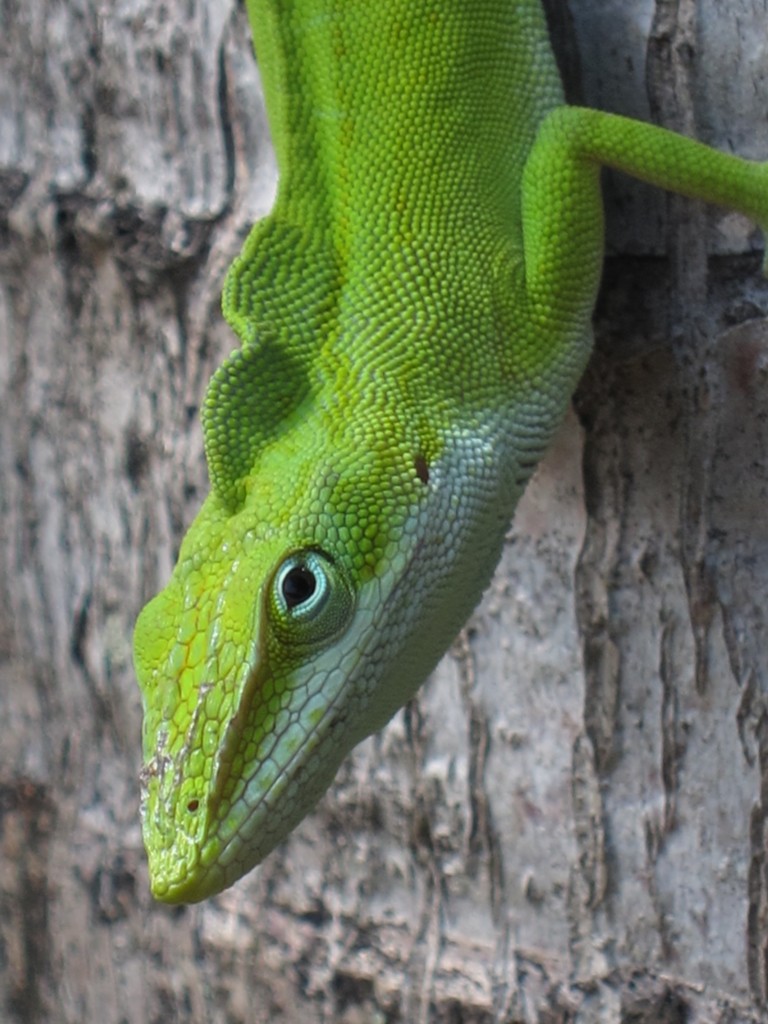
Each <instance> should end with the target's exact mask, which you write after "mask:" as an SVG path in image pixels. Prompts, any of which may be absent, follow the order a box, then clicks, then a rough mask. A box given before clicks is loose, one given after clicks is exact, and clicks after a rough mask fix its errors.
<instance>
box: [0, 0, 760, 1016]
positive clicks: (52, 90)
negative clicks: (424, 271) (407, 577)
mask: <svg viewBox="0 0 768 1024" xmlns="http://www.w3.org/2000/svg"><path fill="white" fill-rule="evenodd" d="M551 7H552V15H553V25H554V26H555V31H556V34H557V38H558V46H559V53H560V56H561V57H562V59H563V67H564V68H566V69H567V72H566V74H567V77H568V80H569V85H570V87H571V90H572V94H573V95H574V96H580V97H581V98H583V99H584V100H585V101H587V102H589V103H591V104H593V105H599V106H602V107H604V108H608V109H613V110H618V111H621V112H623V113H629V114H635V115H638V116H641V117H654V118H656V119H657V120H659V121H660V122H662V123H664V124H667V125H669V126H671V127H676V128H680V129H682V130H684V131H688V132H691V133H695V134H697V135H698V136H699V137H702V138H704V139H705V140H707V141H710V142H712V143H714V144H716V145H719V146H721V147H722V148H726V149H728V148H732V149H734V150H736V151H739V152H741V153H744V154H745V155H751V156H754V157H762V158H765V157H768V119H767V118H766V112H768V80H767V75H766V72H768V43H766V34H765V19H766V8H765V0H729V2H728V3H723V2H722V0H656V2H655V3H654V2H653V0H609V2H606V0H600V2H598V0H571V2H570V15H569V12H568V11H566V10H565V7H564V3H563V2H559V3H558V2H556V0H553V2H552V4H551ZM569 17H570V18H572V19H573V20H572V24H571V22H570V21H569ZM0 26H2V33H1V36H2V42H1V43H0V54H1V55H2V56H1V59H2V71H1V72H0V94H1V96H2V102H0V396H1V401H2V414H1V415H0V474H1V476H0V480H1V483H0V1020H3V1021H7V1022H8V1024H16V1022H24V1024H37V1022H43V1021H50V1022H61V1024H82V1022H84V1021H86V1022H91V1021H94V1022H96V1021H97V1022H99V1024H147V1022H158V1024H159V1022H163V1024H169V1022H174V1021H201V1022H203V1021H204V1022H211V1024H235V1022H247V1024H262V1022H267V1021H269V1022H273V1021H284V1022H286V1024H321V1022H322V1024H327V1022H335V1024H357V1022H365V1024H377V1022H380V1024H398V1022H405V1024H433V1022H434V1024H438V1022H440V1024H442V1022H446V1024H447V1022H454V1024H492V1022H493V1024H502V1022H503V1024H566V1022H568V1024H726V1022H727V1024H751V1022H757V1021H768V966H767V965H768V857H767V855H766V838H767V837H766V833H767V832H768V716H767V715H766V691H767V690H768V655H767V654H766V652H767V651H768V626H767V624H766V616H767V613H766V609H767V608H768V523H767V520H766V514H765V512H766V499H767V497H768V462H767V456H766V452H767V451H768V325H767V324H766V320H765V313H766V307H768V287H767V286H766V284H765V282H764V281H763V280H762V279H761V278H760V277H759V275H758V267H759V255H758V250H759V248H760V244H761V243H760V240H759V238H758V236H757V235H756V233H755V232H754V230H753V229H752V227H751V226H750V225H748V224H746V223H745V222H744V221H742V220H741V219H740V218H738V217H734V216H732V215H728V214H724V213H722V212H720V211H707V210H704V209H702V208H700V207H697V206H693V205H691V204H687V203H683V202H681V201H679V200H673V199H669V198H667V197H664V196H661V195H659V194H656V193H653V192H652V191H651V190H648V189H643V188H640V187H638V186H635V185H633V184H629V183H627V182H625V181H621V182H619V181H613V180H612V181H611V182H609V185H608V208H609V218H610V226H609V259H608V263H607V269H606V277H605V287H604V290H603V297H602V300H601V305H600V309H599V311H598V316H597V327H598V341H597V348H596V353H595V356H594V359H593V361H592V364H591V367H590V370H589V372H588V374H587V376H586V378H585V381H584V382H583V385H582V387H581V388H580V390H579V393H578V395H577V396H576V401H575V411H574V412H573V413H572V414H571V416H570V418H569V420H568V422H567V423H566V424H565V426H564V429H563V430H562V432H561V434H560V436H559V438H558V440H557V442H556V443H555V445H554V446H553V449H552V451H551V453H550V455H549V457H548V458H547V460H546V461H545V463H544V464H543V465H542V467H541V468H540V470H539V472H538V473H537V475H536V477H535V479H534V481H533V482H532V485H531V487H530V488H529V490H528V492H527V494H526V496H525V499H524V501H523V502H522V504H521V506H520V508H519V510H518V513H517V516H516V518H515V523H514V527H513V529H512V530H511V532H510V537H509V543H508V545H507V548H506V551H505V555H504V559H503V562H502V564H501V566H500V568H499V571H498V573H497V575H496V578H495V580H494V583H493V585H492V587H491V588H490V590H489V592H488V594H487V595H486V598H485V600H484V602H483V604H482V606H481V607H480V608H479V609H478V611H477V613H476V614H475V616H474V617H473V619H472V621H471V622H470V623H469V624H468V626H467V628H466V630H465V631H464V633H463V634H462V636H461V637H460V638H459V639H458V641H457V643H456V645H455V647H454V649H453V651H452V653H451V654H450V655H449V656H448V657H446V659H445V660H444V661H443V663H442V664H441V666H440V668H439V670H438V671H437V673H436V674H435V677H434V678H433V679H432V680H430V682H429V683H428V684H427V685H426V686H425V687H424V688H423V689H422V691H421V692H420V693H419V695H418V697H417V699H416V700H414V701H413V702H412V704H411V705H410V706H409V707H408V708H407V709H406V710H405V711H404V712H403V713H401V714H399V715H398V716H397V717H396V718H395V719H394V721H393V722H392V723H391V724H390V726H389V727H388V728H387V729H386V730H384V732H382V733H381V734H380V735H378V736H376V737H374V738H372V739H370V740H369V741H367V742H366V743H364V744H363V745H362V746H361V747H359V748H358V749H357V751H356V752H355V753H354V755H353V756H352V757H350V758H349V759H348V761H347V762H346V764H345V765H344V767H343V769H342V770H341V772H340V774H339V777H338V780H337V782H336V784H335V786H334V787H333V789H332V790H331V792H330V793H329V794H328V795H327V796H326V798H325V799H324V800H323V801H322V803H321V805H320V806H319V807H318V809H317V811H316V813H315V814H313V815H312V816H311V817H310V818H308V819H307V820H306V821H305V822H304V823H303V825H302V826H301V827H300V828H299V829H298V830H297V831H296V833H295V834H294V835H293V836H292V837H291V838H290V840H289V841H288V842H287V843H286V844H285V846H284V847H282V848H281V849H280V850H279V851H278V852H277V853H275V854H273V855H272V856H271V857H270V858H269V859H268V861H267V863H266V864H265V865H264V866H263V867H262V868H261V869H260V870H259V871H257V872H255V873H254V874H252V875H251V876H250V877H249V878H247V879H245V880H244V881H243V882H242V883H241V884H239V885H238V886H237V887H235V888H234V889H232V890H230V891H229V892H227V893H225V894H223V895H222V896H221V897H219V898H217V899H215V900H211V901H210V902H208V903H206V904H204V905H203V906H200V907H197V908H193V909H190V908H182V909H176V910H169V909H167V908H163V907H160V906H155V905H153V903H152V901H151V899H150V897H149V894H148V887H147V878H146V869H145V863H144V857H143V851H142V847H141V837H140V831H139V821H138V786H137V776H138V770H139V765H140V703H139V694H138V690H137V688H136V685H135V682H134V678H133V674H132V669H131V658H130V635H131V629H132V624H133V621H134V619H135V616H136V614H137V612H138V610H139V608H140V607H141V605H142V604H143V602H144V601H145V600H146V599H147V598H149V597H150V596H151V594H153V593H154V592H155V591H156V590H157V589H158V587H160V586H161V585H162V584H163V583H164V581H165V580H166V578H167V576H168V573H169V572H170V569H171V566H172V562H173V558H174V554H175V550H176V548H177V545H178V543H179V540H180V537H181V536H182V533H183V530H184V527H185V525H186V524H187V523H188V522H189V521H190V519H191V517H192V515H193V513H194V511H195V510H196V508H197V506H198V504H199V502H200V500H201V498H202V496H203V494H204V492H205V487H206V482H205V481H206V474H205V466H204V461H203V458H202V445H201V436H200V428H199V422H198V419H197V408H198V405H199V402H200V399H201V396H202V394H203V390H204V387H205V383H206V381H207V379H208V377H209V375H210V373H211V372H212V370H213V369H214V367H215V366H216V365H217V364H218V363H219V362H220V361H221V360H222V358H223V357H224V355H225V354H226V353H227V352H228V351H229V350H230V349H231V348H232V347H233V345H234V340H233V338H232V337H231V335H230V334H229V332H228V330H227V329H226V328H225V326H224V325H223V324H222V322H221V318H220V315H219V311H218V302H219V290H220V286H221V281H222V278H223V274H224V271H225V268H226V266H227V265H228V263H229V261H230V259H231V258H232V256H233V255H234V254H235V252H236V251H237V249H238V248H239V245H240V242H241V241H242V238H243V237H244V233H245V231H246V229H247V227H248V226H249V225H250V224H251V223H252V221H253V220H254V219H255V218H256V217H257V216H259V215H260V214H262V213H264V212H265V211H266V210H267V209H268V207H269V203H270V200H271V196H272V190H273V188H274V166H273V161H272V156H271V151H270V148H269V143H268V139H267V130H266V122H265V119H264V115H263V111H262V107H261V99H260V88H259V84H258V78H257V73H256V69H255V66H254V63H253V60H252V58H251V55H250V50H249V41H248V32H247V25H246V21H245V16H244V12H243V10H242V9H240V8H239V7H236V6H235V5H234V4H233V3H232V2H231V0H188V2H186V3H182V2H181V0H114V2H111V3H108V4H99V3H97V2H96V0H66V2H65V0H35V2H34V3H22V2H21V0H4V2H3V3H2V5H1V6H0Z"/></svg>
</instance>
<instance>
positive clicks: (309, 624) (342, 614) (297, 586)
mask: <svg viewBox="0 0 768 1024" xmlns="http://www.w3.org/2000/svg"><path fill="white" fill-rule="evenodd" d="M353 603H354V602H353V595H352V588H351V586H350V584H349V581H348V579H347V577H346V574H345V573H344V572H342V571H341V569H340V568H339V567H338V566H337V565H336V564H335V563H334V561H333V559H331V558H330V556H328V555H326V554H325V553H324V552H322V551H314V550H309V551H298V552H295V553H294V554H291V555H289V556H288V557H287V558H286V559H285V560H284V561H283V562H282V563H281V565H280V566H279V567H278V569H277V572H276V573H275V576H274V580H273V584H272V593H271V596H270V600H269V614H270V619H271V621H272V626H273V628H274V630H275V632H276V634H277V636H278V638H279V639H280V640H281V641H283V642H286V643H316V642H318V641H321V640H327V639H329V638H330V637H333V636H335V635H336V634H338V633H339V632H341V630H342V629H343V628H344V627H345V626H346V624H347V623H348V621H349V618H350V616H351V613H352V607H353Z"/></svg>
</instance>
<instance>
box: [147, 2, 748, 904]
mask: <svg viewBox="0 0 768 1024" xmlns="http://www.w3.org/2000/svg"><path fill="white" fill-rule="evenodd" d="M249 16H250V19H251V23H252V27H253V34H254V37H255V42H256V51H257V55H258V59H259V65H260V69H261V73H262V78H263V82H264V88H265V93H266V98H267V106H268V111H269V116H270V124H271V127H272V133H273V138H274V143H275V148H276V151H277V157H278V164H279V169H280V185H279V191H278V196H277V200H276V202H275V206H274V209H273V211H272V213H271V214H270V215H269V217H267V218H266V219H265V220H263V221H262V222H261V223H259V224H257V225H256V226H255V227H254V229H253V231H252V232H251V235H250V237H249V238H248V240H247V242H246V244H245V247H244V250H243V254H242V256H241V257H240V258H239V259H238V260H236V261H235V263H234V265H233V267H232V269H231V271H230V273H229V276H228V278H227V281H226V286H225V289H224V314H225V316H226V318H227V320H228V321H229V323H230V324H231V326H232V327H233V329H234V331H235V332H236V334H237V335H238V336H239V338H240V341H241V343H242V347H241V348H240V349H238V350H237V351H236V352H234V354H233V355H232V356H230V358H229V359H228V360H227V362H226V363H225V364H224V365H223V366H222V367H221V368H220V369H219V371H218V372H217V373H216V374H215V376H214V378H213V380H212V381H211V384H210V387H209V389H208V393H207V396H206V398H205V402H204V405H203V411H202V416H203V429H204V431H205V442H206V453H207V457H208V464H209V469H210V477H211V485H212V487H211V493H210V495H209V496H208V498H207V499H206V501H205V503H204V504H203V507H202V509H201V510H200V512H199V514H198V516H197V518H196V519H195V521H194V523H193V524H192V526H191V528H190V530H189V533H188V534H187V536H186V538H185V540H184V543H183V545H182V548H181V553H180V555H179V561H178V565H177V566H176V568H175V570H174V573H173V576H172V578H171V581H170V582H169V584H168V586H167V587H166V589H165V590H163V591H162V593H160V594H159V595H158V596H157V597H156V598H155V599H154V600H153V601H151V602H150V603H149V604H148V605H147V607H146V608H145V609H144V610H143V612H142V613H141V616H140V617H139V620H138V624H137V626H136V635H135V660H136V669H137V673H138V677H139V681H140V685H141V689H142V693H143V698H144V711H145V719H144V754H145V760H146V764H145V767H144V770H143V773H142V787H143V824H144V837H145V843H146V847H147V851H148V854H149V862H150V874H151V879H152V891H153V893H154V895H155V896H156V897H157V898H158V899H160V900H164V901H167V902H170V903H173V902H181V901H195V900H200V899H203V898H205V897H207V896H210V895H212V894H214V893H216V892H219V891H220V890H221V889H223V888H225V887H226V886H228V885H230V884H231V883H232V882H234V881H235V880H236V879H238V878H239V877H240V876H241V875H243V874H244V873H245V872H246V871H248V870H250V869H251V868H252V867H253V866H254V865H255V864H258V863H259V862H260V861H261V860H262V859H263V858H264V857H265V856H266V855H267V854H268V853H269V852H270V851H271V850H272V849H273V848H274V846H275V845H276V844H277V843H279V842H280V841H281V840H282V839H283V838H284V837H285V836H286V835H287V834H288V833H289V832H290V830H291V829H292V828H293V827H294V826H295V825H296V824H297V823H298V822H299V821H300V820H301V818H302V817H303V816H304V815H305V814H306V813H307V812H308V811H309V810H310V809H311V808H312V806H313V805H314V803H315V802H316V801H317V799H318V798H319V796H320V795H321V794H322V793H323V791H324V790H325V789H326V788H327V786H328V785H329V784H330V782H331V780H332V779H333V777H334V774H335V772H336V770H337V768H338V766H339V763H340V762H341V760H342V758H343V757H344V756H345V755H346V754H347V753H348V751H349V750H350V749H351V748H352V747H353V746H354V745H355V744H356V743H357V742H358V741H359V740H361V739H362V738H363V737H364V736H366V735H368V734H369V733H371V732H373V731H374V730H376V729H378V728H379V727H380V726H382V725H383V724H384V723H385V722H386V721H387V720H388V719H389V718H390V716H391V715H392V714H393V713H394V712H395V711H396V710H397V709H398V708H399V707H401V706H402V704H403V703H404V702H405V701H407V700H408V698H409V697H410V696H411V695H412V694H413V692H414V690H415V689H416V688H417V687H418V686H419V684H420V683H421V682H422V680H423V679H424V678H425V677H426V675H427V674H428V673H429V671H430V670H431V669H432V668H433V666H434V665H435V664H436V662H437V660H438V659H439V657H440V656H441V654H442V653H443V652H444V651H445V649H446V648H447V646H448V645H449V644H450V642H451V640H452V639H453V637H454V635H455V634H456V632H457V631H458V629H459V628H460V627H461V625H462V623H463V621H464V620H465V619H466V617H467V615H468V614H469V613H470V612H471V610H472V608H473V607H474V606H475V604H476V602H477V601H478V599H479V597H480V595H481V593H482V591H483V589H484V587H485V586H486V585H487V583H488V581H489V579H490V577H491V574H492V572H493V570H494V567H495V565H496V562H497V560H498V558H499V554H500V550H501V546H502V541H503V536H504V531H505V529H506V527H507V524H508V522H509V520H510V518H511V515H512V511H513V508H514V505H515V502H516V500H517V498H518V496H519V494H520V493H521V491H522V488H523V486H524V484H525V482H526V480H527V479H528V477H529V476H530V474H531V472H532V470H533V468H534V466H535V465H536V462H537V461H538V459H539V457H540V456H541V454H542V453H543V451H544V449H545V447H546V445H547V442H548V441H549V439H550V437H551V436H552V433H553V431H554V430H555V428H556V427H557V424H558V422H559V421H560V419H561V416H562V414H563V412H564V410H565V408H566V405H567V403H568V401H569V398H570V396H571V394H572V392H573V389H574V387H575V385H576V382H577V381H578V379H579V375H580V374H581V372H582V370H583V368H584V365H585V363H586V360H587V357H588V355H589V351H590V345H591V329H590V317H591V312H592V307H593V303H594V299H595V293H596V290H597V286H598V281H599V276H600V269H601V262H602V208H601V201H600V194H599V168H600V165H601V164H608V165H611V166H613V167H618V168H620V169H623V170H624V171H626V172H628V173H630V174H633V175H635V176H637V177H639V178H643V179H645V180H647V181H650V182H652V183H655V184H657V185H659V186H662V187H664V188H669V189H674V190H676V191H679V192H682V193H685V194H688V195H691V196H697V197H700V198H703V199H706V200H709V201H712V202H717V203H722V204H724V205H727V206H731V207H733V208H736V209H738V210H741V211H743V212H745V213H746V214H748V215H750V216H751V217H753V218H754V219H755V220H757V221H758V222H760V223H762V224H765V223H766V220H768V171H766V167H765V165H757V164H753V163H748V162H746V161H742V160H740V159H738V158H735V157H731V156H726V155H723V154H719V153H716V152H714V151H712V150H710V149H708V148H706V147H704V146H702V145H699V144H698V143H695V142H692V141H690V140H686V139H683V138H681V137H679V136H675V135H672V134H670V133H668V132H664V131H662V130H661V129H658V128H655V127H651V126H648V125H643V124H640V123H638V122H633V121H629V120H626V119H622V118H618V117H613V116H610V115H607V114H602V113H598V112H596V111H592V110H585V109H575V108H567V107H565V106H564V105H563V98H562V93H561V87H560V82H559V80H558V76H557V72H556V69H555V65H554V61H553V59H552V55H551V52H550V47H549V42H548V38H547V31H546V26H545V22H544V18H543V15H542V11H541V9H540V6H539V3H538V2H534V0H516V2H511V0H474V2H473V3H471V4H469V3H467V2H466V0H378V2H377V3H371V2H370V0H279V2H278V0H249Z"/></svg>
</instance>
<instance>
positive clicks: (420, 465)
mask: <svg viewBox="0 0 768 1024" xmlns="http://www.w3.org/2000/svg"><path fill="white" fill-rule="evenodd" d="M413 468H414V469H415V470H416V476H417V477H418V478H419V480H421V482H422V483H423V484H428V483H429V466H428V465H427V460H426V459H425V458H424V456H423V455H417V456H416V457H415V458H414V460H413Z"/></svg>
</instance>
